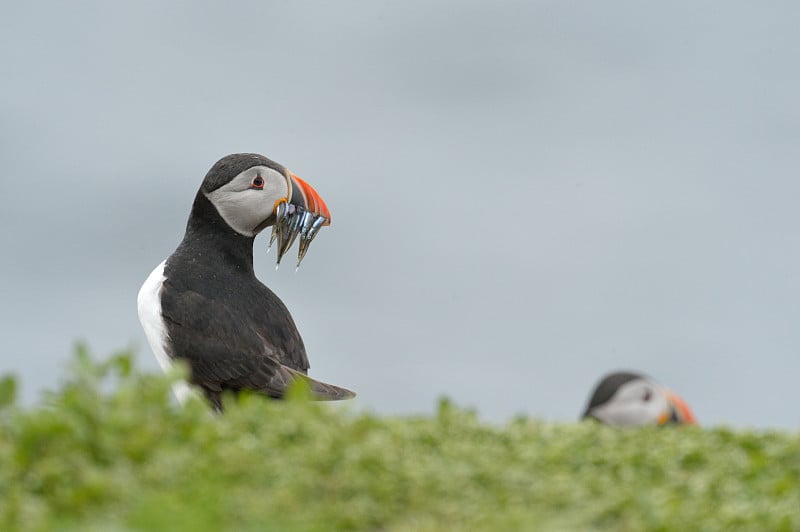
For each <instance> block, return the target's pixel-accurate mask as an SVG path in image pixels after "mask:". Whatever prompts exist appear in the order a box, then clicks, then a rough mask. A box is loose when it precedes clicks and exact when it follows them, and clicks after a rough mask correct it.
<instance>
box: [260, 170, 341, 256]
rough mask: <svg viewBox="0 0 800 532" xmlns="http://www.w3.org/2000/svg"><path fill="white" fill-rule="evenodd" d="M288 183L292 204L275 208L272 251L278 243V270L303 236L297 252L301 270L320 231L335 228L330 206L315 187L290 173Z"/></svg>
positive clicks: (270, 242) (280, 204)
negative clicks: (307, 253) (293, 246)
mask: <svg viewBox="0 0 800 532" xmlns="http://www.w3.org/2000/svg"><path fill="white" fill-rule="evenodd" d="M286 183H287V186H288V195H287V200H288V201H281V202H279V203H278V204H277V205H276V206H275V224H274V225H273V226H272V236H271V237H270V241H269V246H270V247H272V243H273V242H275V240H277V241H278V262H277V264H276V265H275V268H276V269H277V267H278V265H279V264H280V263H281V259H282V258H283V256H284V255H285V254H286V252H287V251H288V250H289V248H290V247H292V244H293V243H294V241H295V239H296V238H297V237H298V236H300V244H299V249H298V252H297V267H298V268H299V267H300V262H301V261H302V260H303V257H305V256H306V252H307V251H308V247H309V246H310V245H311V241H312V240H314V237H315V236H317V233H318V232H319V230H320V228H322V227H324V226H326V225H330V224H331V212H330V210H328V206H327V205H326V204H325V201H324V200H323V199H322V196H320V195H319V193H318V192H317V191H316V190H314V188H313V187H312V186H311V185H309V184H308V183H306V182H305V181H304V180H303V179H300V178H299V177H298V176H296V175H295V174H293V173H292V172H289V171H288V170H287V171H286Z"/></svg>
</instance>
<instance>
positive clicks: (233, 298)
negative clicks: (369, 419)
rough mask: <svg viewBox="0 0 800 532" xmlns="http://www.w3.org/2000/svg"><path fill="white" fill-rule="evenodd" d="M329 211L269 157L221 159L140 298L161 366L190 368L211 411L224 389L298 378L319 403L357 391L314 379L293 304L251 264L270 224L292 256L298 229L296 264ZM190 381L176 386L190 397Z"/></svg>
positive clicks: (280, 388)
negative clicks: (179, 236) (290, 307)
mask: <svg viewBox="0 0 800 532" xmlns="http://www.w3.org/2000/svg"><path fill="white" fill-rule="evenodd" d="M330 220H331V215H330V211H329V210H328V207H327V206H326V204H325V202H324V201H323V200H322V198H321V197H320V195H319V194H318V193H317V192H316V191H315V190H314V189H313V188H312V187H311V186H310V185H309V184H308V183H306V182H305V181H303V180H302V179H300V178H299V177H297V176H296V175H295V174H293V173H292V172H290V171H289V170H287V169H286V168H284V167H283V166H281V165H280V164H278V163H276V162H274V161H271V160H270V159H268V158H266V157H264V156H263V155H258V154H254V153H237V154H232V155H228V156H225V157H223V158H222V159H220V160H219V161H217V162H216V164H214V165H213V166H212V167H211V169H210V170H209V171H208V173H207V174H206V176H205V178H204V179H203V182H202V184H201V185H200V189H199V190H198V191H197V194H196V195H195V198H194V203H193V205H192V209H191V213H190V215H189V221H188V223H187V225H186V233H185V235H184V237H183V240H182V241H181V242H180V244H179V245H178V247H177V249H176V250H175V251H174V252H173V253H172V255H170V256H169V257H168V258H167V259H166V260H165V261H163V262H162V263H161V264H159V265H158V266H157V267H156V268H155V269H154V270H153V272H152V273H151V274H150V276H149V277H148V278H147V280H146V281H145V282H144V284H143V285H142V287H141V289H140V291H139V295H138V298H137V304H138V312H139V320H140V321H141V324H142V327H143V328H144V332H145V336H146V337H147V340H148V343H149V344H150V347H151V349H152V350H153V353H154V354H155V356H156V358H157V360H158V362H159V364H160V365H161V367H162V368H163V369H164V370H165V371H166V370H168V369H169V368H170V367H171V366H172V365H173V363H174V361H176V360H181V361H185V362H186V363H187V364H188V366H189V383H190V384H191V385H194V386H195V387H196V389H199V390H200V391H201V392H202V393H203V395H204V396H205V397H206V398H207V399H208V401H209V402H210V403H211V405H212V406H213V408H214V409H216V410H217V411H222V393H223V392H225V391H231V392H233V393H237V392H239V391H242V390H252V391H255V392H258V393H261V394H264V395H267V396H269V397H272V398H281V397H283V396H284V393H285V392H286V390H287V387H288V386H289V385H290V383H292V381H294V380H295V379H303V380H304V381H306V382H307V383H308V385H309V388H310V391H311V395H312V397H313V398H315V399H319V400H338V399H349V398H352V397H354V396H355V394H354V393H353V392H351V391H350V390H347V389H345V388H341V387H339V386H334V385H331V384H326V383H324V382H320V381H317V380H314V379H312V378H310V377H308V376H307V372H308V369H309V362H308V357H307V355H306V349H305V346H304V344H303V339H302V338H301V336H300V333H299V332H298V331H297V327H296V326H295V323H294V320H293V319H292V316H291V314H290V313H289V310H288V309H287V308H286V305H284V304H283V302H282V301H281V300H280V298H278V296H277V295H275V294H274V293H273V292H272V291H271V290H270V289H269V288H267V287H266V286H265V285H264V284H263V283H262V282H261V281H259V280H258V279H257V278H256V276H255V272H254V270H253V243H254V240H255V237H256V235H258V234H259V233H260V232H261V231H262V230H264V229H265V228H267V227H272V238H271V239H270V245H272V242H273V241H274V240H277V244H278V245H277V247H278V249H277V255H278V262H279V263H280V259H281V257H282V256H283V255H284V254H285V253H286V251H287V250H288V249H289V247H290V246H291V245H292V242H294V241H295V240H296V239H297V237H298V236H299V240H300V243H299V248H300V249H299V253H298V266H299V261H300V260H302V258H303V256H304V255H305V253H306V251H307V250H308V245H309V244H310V243H311V240H312V239H313V238H314V236H315V235H316V234H317V233H318V231H319V230H320V229H321V227H323V226H325V225H328V224H330ZM190 393H191V388H190V387H189V386H187V385H186V383H178V385H176V389H175V394H176V396H177V398H178V400H179V401H180V402H183V401H184V400H185V399H186V397H187V395H189V394H190Z"/></svg>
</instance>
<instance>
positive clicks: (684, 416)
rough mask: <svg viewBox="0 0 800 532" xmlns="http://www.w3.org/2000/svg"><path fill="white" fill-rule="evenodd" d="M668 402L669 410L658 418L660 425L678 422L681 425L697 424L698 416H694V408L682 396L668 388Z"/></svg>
mask: <svg viewBox="0 0 800 532" xmlns="http://www.w3.org/2000/svg"><path fill="white" fill-rule="evenodd" d="M665 393H666V395H667V402H668V403H669V411H667V412H663V413H662V414H661V416H659V418H658V424H659V425H666V424H667V423H677V424H681V425H697V424H698V423H697V418H696V417H694V413H693V412H692V409H691V408H689V405H688V404H686V401H684V400H683V399H681V397H680V396H679V395H678V394H676V393H675V392H672V391H670V390H667V391H666V392H665Z"/></svg>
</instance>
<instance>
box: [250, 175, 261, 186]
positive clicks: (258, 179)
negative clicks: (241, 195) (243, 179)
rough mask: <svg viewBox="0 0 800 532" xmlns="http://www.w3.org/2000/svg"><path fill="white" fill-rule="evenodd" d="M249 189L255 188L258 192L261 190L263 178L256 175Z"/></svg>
mask: <svg viewBox="0 0 800 532" xmlns="http://www.w3.org/2000/svg"><path fill="white" fill-rule="evenodd" d="M250 186H251V188H257V189H258V190H262V189H263V188H264V178H263V177H261V176H260V175H257V176H255V177H254V178H253V184H252V185H250Z"/></svg>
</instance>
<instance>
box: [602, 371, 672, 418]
mask: <svg viewBox="0 0 800 532" xmlns="http://www.w3.org/2000/svg"><path fill="white" fill-rule="evenodd" d="M669 411H670V405H669V399H668V398H667V394H666V390H665V389H664V387H663V386H661V385H659V384H657V383H655V382H652V381H649V380H646V379H635V380H632V381H629V382H626V383H625V384H623V385H622V386H620V387H619V389H618V390H617V393H615V394H614V396H613V397H611V399H609V400H608V401H607V402H606V403H603V404H602V405H600V406H596V407H594V408H592V410H591V412H590V413H591V415H593V416H594V417H596V418H597V419H599V420H600V421H602V422H603V423H606V424H608V425H614V426H619V427H630V426H638V425H658V422H659V418H661V417H662V416H663V415H664V414H665V413H667V412H669Z"/></svg>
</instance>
